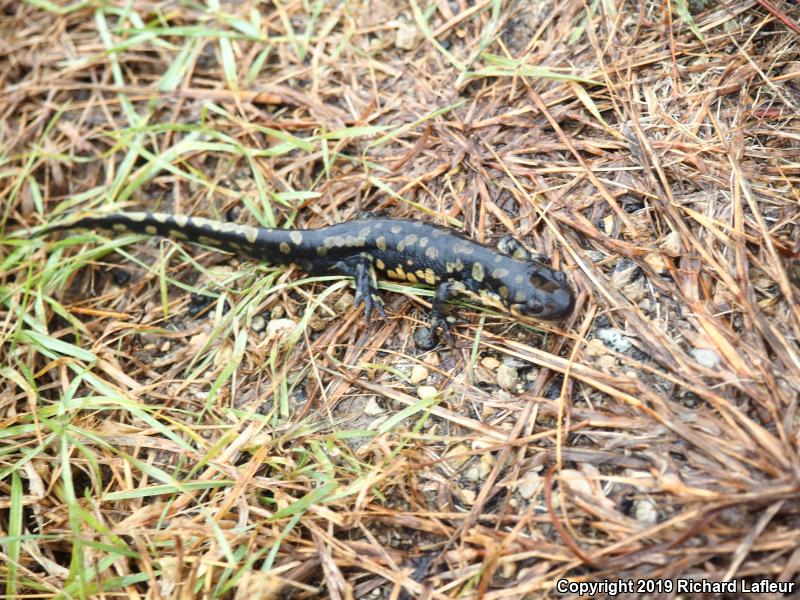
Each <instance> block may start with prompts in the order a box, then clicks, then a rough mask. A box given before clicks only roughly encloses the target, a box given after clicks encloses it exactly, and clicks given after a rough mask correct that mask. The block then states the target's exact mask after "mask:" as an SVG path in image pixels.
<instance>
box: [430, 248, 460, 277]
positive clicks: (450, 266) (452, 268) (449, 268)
mask: <svg viewBox="0 0 800 600" xmlns="http://www.w3.org/2000/svg"><path fill="white" fill-rule="evenodd" d="M431 250H433V248H431ZM445 268H446V269H447V272H448V273H453V272H455V270H456V266H455V264H453V263H451V262H448V263H446V264H445Z"/></svg>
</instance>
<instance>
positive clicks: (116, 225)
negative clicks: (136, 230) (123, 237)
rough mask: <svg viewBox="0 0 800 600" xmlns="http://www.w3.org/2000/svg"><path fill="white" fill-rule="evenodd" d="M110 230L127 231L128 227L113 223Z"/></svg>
mask: <svg viewBox="0 0 800 600" xmlns="http://www.w3.org/2000/svg"><path fill="white" fill-rule="evenodd" d="M111 229H113V230H114V231H128V226H127V225H125V223H114V224H113V225H112V226H111Z"/></svg>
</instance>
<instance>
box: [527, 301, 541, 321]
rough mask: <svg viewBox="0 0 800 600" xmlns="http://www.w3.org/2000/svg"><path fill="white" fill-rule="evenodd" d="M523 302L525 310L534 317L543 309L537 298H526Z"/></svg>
mask: <svg viewBox="0 0 800 600" xmlns="http://www.w3.org/2000/svg"><path fill="white" fill-rule="evenodd" d="M525 304H526V308H527V311H526V312H527V313H528V314H529V315H532V316H534V317H535V316H536V315H538V314H541V312H542V311H543V310H544V306H543V305H542V303H541V302H539V301H538V300H528V301H527V302H526V303H525Z"/></svg>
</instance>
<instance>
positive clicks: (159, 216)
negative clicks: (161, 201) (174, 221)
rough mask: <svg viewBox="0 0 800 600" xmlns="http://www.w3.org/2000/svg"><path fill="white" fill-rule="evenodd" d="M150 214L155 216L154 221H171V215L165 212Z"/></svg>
mask: <svg viewBox="0 0 800 600" xmlns="http://www.w3.org/2000/svg"><path fill="white" fill-rule="evenodd" d="M150 216H151V217H153V221H155V222H156V223H166V222H167V221H169V215H167V214H164V213H153V214H152V215H150Z"/></svg>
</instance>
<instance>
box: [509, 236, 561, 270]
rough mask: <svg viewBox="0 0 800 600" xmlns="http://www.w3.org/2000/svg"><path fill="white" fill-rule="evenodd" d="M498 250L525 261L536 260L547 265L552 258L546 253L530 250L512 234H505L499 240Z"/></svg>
mask: <svg viewBox="0 0 800 600" xmlns="http://www.w3.org/2000/svg"><path fill="white" fill-rule="evenodd" d="M497 251H498V252H500V254H505V255H506V256H510V257H512V258H516V259H518V260H524V261H532V260H533V261H536V262H540V263H542V264H545V265H549V264H550V259H549V258H548V257H547V256H545V255H544V254H537V253H535V252H531V251H530V250H528V248H527V247H525V245H523V243H522V242H520V241H519V240H518V239H517V238H515V237H514V236H512V235H504V236H503V237H501V238H500V241H498V242H497Z"/></svg>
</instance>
